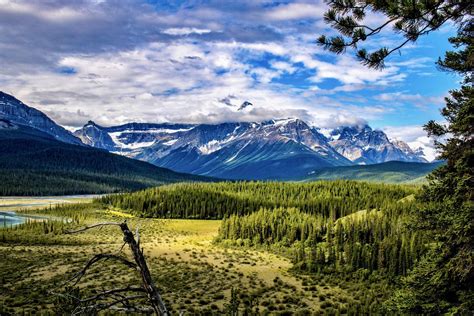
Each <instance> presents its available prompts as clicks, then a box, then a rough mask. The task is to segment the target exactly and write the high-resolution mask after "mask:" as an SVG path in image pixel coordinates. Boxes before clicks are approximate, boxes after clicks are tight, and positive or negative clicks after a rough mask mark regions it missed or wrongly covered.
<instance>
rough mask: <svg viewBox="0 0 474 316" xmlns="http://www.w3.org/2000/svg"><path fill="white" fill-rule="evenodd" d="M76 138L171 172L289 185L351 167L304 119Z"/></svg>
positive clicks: (117, 130) (90, 131) (155, 127)
mask: <svg viewBox="0 0 474 316" xmlns="http://www.w3.org/2000/svg"><path fill="white" fill-rule="evenodd" d="M75 135H76V136H78V137H80V138H81V139H82V140H83V142H85V143H86V144H89V145H94V146H97V147H99V148H103V149H107V150H111V151H114V152H117V153H121V154H124V155H127V156H129V157H134V158H137V159H141V160H146V161H148V162H151V163H154V164H156V165H158V166H162V167H166V168H170V169H172V170H176V171H181V172H189V173H195V174H201V175H210V176H215V177H223V178H232V179H248V178H252V179H285V178H286V179H289V178H297V177H304V176H305V175H307V174H308V173H309V172H311V171H312V170H314V169H319V168H323V167H331V166H344V165H351V162H350V161H349V160H347V159H346V158H344V157H343V156H341V155H340V154H338V153H337V152H336V151H335V150H334V149H333V148H332V147H331V146H330V145H329V144H328V141H327V138H326V137H324V136H323V135H322V134H320V133H319V132H318V131H317V129H315V128H312V127H310V126H309V125H308V124H306V123H305V122H303V121H301V120H299V119H286V120H272V121H267V122H261V123H222V124H217V125H208V124H198V125H187V124H140V123H133V124H126V125H122V126H116V127H108V128H103V127H102V128H101V127H99V126H98V125H96V124H93V123H91V122H89V123H88V124H86V125H85V126H84V128H82V129H80V130H78V131H77V132H76V133H75ZM106 135H108V136H106ZM111 140H112V142H113V143H114V144H115V145H114V147H113V148H111V142H110V141H111Z"/></svg>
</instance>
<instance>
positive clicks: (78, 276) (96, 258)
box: [66, 253, 137, 286]
mask: <svg viewBox="0 0 474 316" xmlns="http://www.w3.org/2000/svg"><path fill="white" fill-rule="evenodd" d="M108 259H115V260H118V261H119V262H121V263H123V264H125V265H126V266H128V267H130V268H133V269H137V265H136V264H135V263H133V262H130V261H128V260H127V259H125V258H122V257H120V256H117V255H113V254H106V253H101V254H98V255H95V256H94V257H92V258H91V259H90V260H89V261H88V262H87V263H86V265H85V266H84V268H82V270H81V271H79V272H77V273H76V274H75V275H74V276H73V277H72V278H71V279H70V280H69V281H67V282H66V283H69V282H72V281H73V280H74V279H76V281H75V282H74V283H73V286H74V285H76V284H77V283H78V282H79V281H80V280H81V279H82V277H83V276H84V275H85V274H86V272H87V270H88V269H89V268H90V267H91V266H92V265H93V264H95V263H96V262H98V261H100V260H108Z"/></svg>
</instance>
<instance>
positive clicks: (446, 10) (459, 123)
mask: <svg viewBox="0 0 474 316" xmlns="http://www.w3.org/2000/svg"><path fill="white" fill-rule="evenodd" d="M329 5H330V7H331V9H330V10H329V11H328V12H327V14H326V16H325V20H326V21H327V22H328V23H330V24H331V25H332V26H333V27H334V28H336V29H337V30H338V31H339V32H340V33H341V36H336V37H331V38H327V37H325V36H321V37H320V38H319V40H318V42H319V44H321V45H323V46H324V47H325V48H327V49H329V50H330V51H332V52H335V53H343V52H345V51H346V48H348V47H352V48H353V49H355V50H356V55H357V57H358V58H359V60H361V62H362V63H364V64H366V65H368V66H369V67H372V68H383V67H384V61H385V59H386V58H387V57H388V56H389V55H390V54H391V53H393V52H395V51H397V50H399V49H400V48H401V47H403V46H404V45H405V44H407V43H409V42H414V41H416V40H417V39H418V37H419V36H422V35H425V34H427V33H429V32H431V31H434V30H437V29H438V28H439V27H441V26H442V25H443V24H444V23H446V22H448V21H452V22H454V23H455V24H456V25H457V27H458V34H457V36H456V37H454V38H451V39H450V42H451V43H452V44H453V45H454V46H455V48H456V49H457V50H456V51H451V52H447V53H446V55H445V57H444V59H443V60H441V59H440V60H439V61H438V65H439V67H440V69H441V70H444V71H450V72H454V73H456V74H458V75H461V76H462V77H463V80H462V86H461V87H460V89H458V90H453V91H451V92H450V94H451V96H450V97H448V98H446V106H445V107H444V108H443V109H442V111H441V113H442V115H443V116H444V117H445V119H446V121H447V123H446V124H440V123H436V122H434V121H430V122H428V123H427V124H426V126H425V129H426V130H427V132H428V134H429V135H431V136H436V137H443V138H444V140H442V141H438V142H437V147H438V149H439V151H440V158H441V159H444V160H446V162H447V163H446V165H445V166H443V167H441V168H439V169H438V170H436V171H435V172H433V174H432V175H431V177H430V184H429V185H428V186H426V187H425V188H424V190H423V193H422V195H421V197H420V199H421V200H422V201H423V202H425V205H426V206H425V207H424V208H422V211H421V212H420V214H419V217H418V220H417V222H416V223H415V225H413V226H414V229H415V230H426V231H427V232H428V234H429V237H430V238H431V240H432V243H431V244H430V246H431V249H430V251H429V252H428V253H427V254H426V255H425V256H424V258H423V260H421V261H420V262H418V264H417V265H416V266H415V268H414V269H413V271H412V272H411V273H410V274H409V275H408V277H407V278H406V279H405V284H404V287H403V289H402V290H400V291H398V292H397V294H396V296H395V297H394V298H393V300H392V301H391V302H390V304H389V305H388V306H389V308H391V309H393V310H397V311H398V312H400V311H401V312H408V313H424V314H427V313H428V314H430V313H445V312H451V313H456V312H458V313H468V312H472V310H474V294H473V285H474V238H473V236H474V208H473V197H474V192H473V167H472V166H473V165H474V161H473V142H474V138H473V120H474V111H473V87H472V83H473V63H474V54H473V42H474V40H473V36H474V34H473V32H474V26H473V23H474V21H473V18H472V12H473V8H474V4H473V2H472V1H470V0H445V1H440V0H412V1H378V0H377V1H355V0H335V1H329ZM369 10H371V11H374V12H377V13H382V14H383V15H385V16H386V17H387V21H386V23H383V24H382V25H380V26H379V27H373V28H371V27H368V26H366V25H364V23H363V19H364V17H365V15H366V13H367V11H369ZM389 25H393V27H394V30H395V32H397V33H401V34H402V35H403V36H404V37H405V40H404V41H403V42H402V43H401V44H400V45H399V46H396V47H393V48H386V47H382V48H380V49H378V50H376V51H374V52H371V53H368V52H367V51H366V50H365V49H364V48H360V45H362V44H363V42H364V41H366V40H367V39H369V38H370V37H373V36H375V35H377V34H378V33H379V32H380V31H381V30H382V29H384V28H386V27H388V26H389ZM405 244H406V242H405ZM401 247H402V248H403V243H402V245H401ZM394 250H395V249H394V248H392V251H394ZM400 251H403V250H400ZM400 260H403V261H407V259H406V254H404V253H400ZM400 260H399V261H400ZM378 261H379V262H380V263H381V262H382V261H383V259H382V257H381V254H379V260H378ZM395 268H396V269H398V270H399V269H402V270H405V269H406V267H405V266H401V267H395V266H393V263H392V264H390V262H389V269H391V270H393V269H395Z"/></svg>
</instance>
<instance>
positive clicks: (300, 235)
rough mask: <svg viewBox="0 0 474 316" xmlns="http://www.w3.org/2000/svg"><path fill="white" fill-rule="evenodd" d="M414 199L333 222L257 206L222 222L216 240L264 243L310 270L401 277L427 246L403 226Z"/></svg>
mask: <svg viewBox="0 0 474 316" xmlns="http://www.w3.org/2000/svg"><path fill="white" fill-rule="evenodd" d="M416 207H417V205H416V203H415V202H403V203H402V202H394V203H392V204H391V205H386V206H383V207H381V208H378V209H372V210H363V211H359V212H356V213H353V214H351V215H348V216H345V217H342V218H339V219H338V220H336V221H333V220H332V219H331V218H324V217H322V216H319V215H310V214H307V213H304V212H301V211H299V210H298V209H294V208H289V209H286V208H276V209H271V210H270V209H260V210H259V211H258V212H255V213H253V214H250V215H246V216H238V215H232V216H230V217H229V218H226V219H224V220H223V221H222V225H221V228H220V230H219V235H218V237H217V241H218V242H225V243H229V242H230V243H231V244H233V245H238V246H248V247H253V246H266V247H268V248H270V249H272V250H275V251H278V252H286V254H288V255H290V256H291V257H292V259H293V260H294V262H295V263H296V266H297V267H298V268H300V269H303V270H306V271H311V272H325V273H328V272H348V271H356V270H358V269H367V270H369V271H374V270H378V271H379V272H382V273H384V274H385V275H387V274H388V275H406V273H407V272H408V270H409V269H410V268H411V267H412V266H413V264H414V263H415V262H416V261H417V260H418V259H419V258H420V256H421V255H422V254H423V253H424V252H425V250H426V241H425V240H424V237H423V234H420V233H414V232H413V231H411V230H408V229H406V222H407V221H408V220H409V219H410V218H411V216H410V214H412V212H414V211H415V210H416Z"/></svg>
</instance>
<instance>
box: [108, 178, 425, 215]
mask: <svg viewBox="0 0 474 316" xmlns="http://www.w3.org/2000/svg"><path fill="white" fill-rule="evenodd" d="M416 191H417V188H416V187H410V186H397V185H387V184H375V183H363V182H355V181H345V180H340V181H318V182H310V183H283V182H220V183H179V184H172V185H166V186H162V187H157V188H151V189H146V190H143V191H139V192H135V193H130V194H117V195H108V196H105V197H102V198H101V200H100V201H101V202H102V203H104V204H106V205H108V206H113V207H117V208H121V209H123V210H127V211H130V212H132V213H133V214H135V215H138V216H143V217H159V218H200V219H221V218H224V217H226V216H230V215H231V214H236V215H247V214H251V213H253V212H256V211H258V210H259V209H260V208H268V209H273V208H278V207H284V208H297V209H298V210H300V211H301V212H304V213H308V214H314V215H318V216H322V217H323V218H330V219H332V220H333V221H335V220H337V219H338V218H340V217H343V216H346V215H349V214H351V213H353V212H356V211H359V210H362V209H372V208H375V207H380V206H384V205H389V204H391V203H393V202H394V201H398V200H400V199H402V198H404V197H406V196H408V195H411V194H414V193H416Z"/></svg>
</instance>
